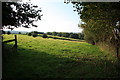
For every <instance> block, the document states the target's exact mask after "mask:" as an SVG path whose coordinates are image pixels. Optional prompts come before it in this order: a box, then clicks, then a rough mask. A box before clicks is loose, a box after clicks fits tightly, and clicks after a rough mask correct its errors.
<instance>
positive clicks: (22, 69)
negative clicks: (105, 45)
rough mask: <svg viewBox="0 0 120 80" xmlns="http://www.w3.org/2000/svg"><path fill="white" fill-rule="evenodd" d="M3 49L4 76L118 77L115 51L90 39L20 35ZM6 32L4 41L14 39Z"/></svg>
mask: <svg viewBox="0 0 120 80" xmlns="http://www.w3.org/2000/svg"><path fill="white" fill-rule="evenodd" d="M17 37H18V49H17V50H15V49H11V47H12V46H13V44H14V42H11V43H7V45H4V49H3V78H4V79H9V78H12V79H16V80H17V79H22V78H28V79H32V80H35V79H39V78H112V77H113V78H118V77H119V71H118V70H120V69H119V66H118V61H117V59H116V57H115V56H114V55H113V54H110V53H107V52H104V51H101V50H100V49H99V48H98V47H97V46H95V45H91V44H88V43H86V42H76V41H65V40H58V39H50V38H48V39H45V38H42V37H35V38H34V37H32V36H27V35H17ZM13 38H14V37H13V35H4V40H9V39H13Z"/></svg>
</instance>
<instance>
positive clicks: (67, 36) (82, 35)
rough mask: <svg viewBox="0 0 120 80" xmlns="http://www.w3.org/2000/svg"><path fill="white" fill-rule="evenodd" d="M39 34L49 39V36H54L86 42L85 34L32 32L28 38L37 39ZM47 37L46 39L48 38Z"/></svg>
mask: <svg viewBox="0 0 120 80" xmlns="http://www.w3.org/2000/svg"><path fill="white" fill-rule="evenodd" d="M38 34H43V36H44V37H45V36H46V37H47V35H52V36H59V37H66V38H74V39H80V40H84V34H83V33H68V32H47V33H44V32H37V31H32V32H29V33H28V36H33V37H37V36H38ZM46 37H45V38H46Z"/></svg>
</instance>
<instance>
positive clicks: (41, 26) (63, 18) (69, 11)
mask: <svg viewBox="0 0 120 80" xmlns="http://www.w3.org/2000/svg"><path fill="white" fill-rule="evenodd" d="M31 2H32V4H36V5H38V6H39V7H40V8H41V9H42V14H43V16H42V17H41V21H38V22H37V23H36V24H37V25H38V27H37V28H31V29H25V28H18V29H14V30H17V31H40V32H53V31H56V32H81V31H82V29H81V28H79V27H78V23H79V21H80V18H79V16H78V14H77V12H74V11H73V10H74V9H73V5H72V4H65V3H64V0H31Z"/></svg>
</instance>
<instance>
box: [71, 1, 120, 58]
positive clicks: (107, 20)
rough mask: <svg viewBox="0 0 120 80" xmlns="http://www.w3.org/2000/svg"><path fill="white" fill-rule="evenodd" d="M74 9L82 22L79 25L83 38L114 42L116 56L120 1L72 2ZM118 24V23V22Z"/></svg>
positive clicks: (117, 51)
mask: <svg viewBox="0 0 120 80" xmlns="http://www.w3.org/2000/svg"><path fill="white" fill-rule="evenodd" d="M72 3H73V4H74V6H73V7H74V8H75V10H74V11H77V12H78V14H79V15H80V18H81V19H82V21H83V22H84V24H80V25H79V26H80V27H82V28H84V35H85V39H86V40H88V41H93V42H95V43H98V42H106V43H108V42H109V43H110V44H114V45H115V47H116V53H117V57H118V53H119V46H120V43H119V42H120V26H116V23H117V22H120V17H119V16H120V8H119V6H120V3H119V2H112V3H111V2H107V3H104V2H103V3H101V2H100V3H99V2H97V3H92V2H72ZM119 25H120V23H119Z"/></svg>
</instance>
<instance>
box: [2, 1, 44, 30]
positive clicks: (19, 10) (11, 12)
mask: <svg viewBox="0 0 120 80" xmlns="http://www.w3.org/2000/svg"><path fill="white" fill-rule="evenodd" d="M37 8H38V6H36V5H32V4H30V3H28V2H26V3H19V2H3V3H2V26H3V28H8V29H11V30H12V29H14V28H15V27H16V28H18V27H25V28H30V26H34V27H37V26H36V25H35V24H34V22H35V21H37V20H41V16H42V15H41V14H40V12H41V11H42V10H41V9H37Z"/></svg>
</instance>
